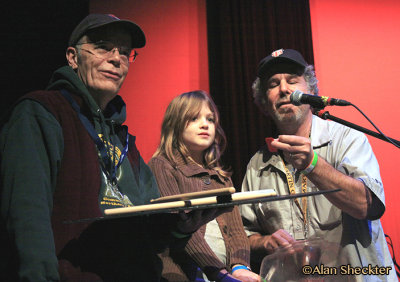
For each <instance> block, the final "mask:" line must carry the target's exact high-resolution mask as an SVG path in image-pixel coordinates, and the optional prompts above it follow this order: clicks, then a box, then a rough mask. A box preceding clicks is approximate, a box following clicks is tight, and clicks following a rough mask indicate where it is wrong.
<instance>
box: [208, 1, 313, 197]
mask: <svg viewBox="0 0 400 282" xmlns="http://www.w3.org/2000/svg"><path fill="white" fill-rule="evenodd" d="M207 29H208V52H209V68H210V93H211V96H212V97H213V99H214V100H215V103H216V104H217V106H218V109H219V110H220V113H221V124H222V127H223V128H224V130H225V133H226V136H227V139H228V147H227V150H226V151H225V154H224V156H223V158H222V160H223V163H224V164H225V165H226V166H227V167H230V168H231V169H232V170H233V173H234V174H233V176H232V180H233V183H234V185H235V187H236V189H240V188H241V184H242V180H243V177H244V174H245V171H246V167H247V163H248V162H249V160H250V158H251V157H252V156H253V155H254V154H255V153H256V151H257V150H258V149H259V148H260V147H261V146H263V145H264V144H265V143H264V139H265V137H267V136H270V135H271V125H272V123H271V121H270V120H269V119H268V118H266V117H265V116H264V115H262V114H261V113H260V111H259V110H258V108H257V106H256V105H255V104H254V103H253V99H252V91H251V85H252V83H253V81H254V80H255V78H256V72H257V66H258V63H259V61H260V60H261V59H262V58H264V57H266V56H267V55H269V54H270V53H271V52H272V51H274V50H276V49H280V48H284V49H296V50H298V51H300V52H301V53H302V54H303V56H304V58H305V59H306V61H307V62H308V63H309V64H313V62H314V60H313V49H312V38H311V22H310V9H309V3H308V0H269V1H267V0H265V1H261V0H251V1H249V0H208V1H207ZM266 188H269V187H266Z"/></svg>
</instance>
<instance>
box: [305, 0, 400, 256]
mask: <svg viewBox="0 0 400 282" xmlns="http://www.w3.org/2000/svg"><path fill="white" fill-rule="evenodd" d="M310 9H311V24H312V34H313V45H314V59H315V67H316V73H317V77H318V79H319V81H320V84H319V85H320V94H321V95H323V96H329V97H335V98H342V99H345V100H347V101H350V102H352V103H353V104H355V105H356V106H357V107H359V108H360V109H361V110H362V111H363V112H364V113H365V114H366V115H367V116H368V117H369V118H370V119H371V120H372V121H373V122H374V123H375V124H376V125H377V126H378V127H379V128H380V129H381V130H382V131H383V133H385V134H386V135H387V136H389V137H392V138H394V139H397V140H400V127H399V125H398V121H399V118H398V117H397V108H398V107H399V104H400V102H399V88H398V87H397V83H398V82H399V79H400V67H399V66H400V53H399V45H400V19H399V17H398V15H399V13H400V1H398V0H382V1H374V0H364V1H361V0H325V1H319V0H310ZM326 110H329V112H330V113H331V115H334V116H337V117H340V118H342V119H345V120H348V121H351V122H353V123H356V124H358V125H361V126H363V127H367V128H368V129H371V130H372V129H373V128H372V126H370V125H369V123H368V122H367V121H366V120H365V119H364V118H363V117H362V115H361V114H359V113H358V112H357V111H356V110H355V109H354V108H353V107H343V108H339V107H327V108H326ZM369 140H370V143H371V145H372V148H373V150H374V152H375V155H376V157H377V159H378V162H379V165H380V170H381V176H382V180H383V184H384V187H385V194H386V213H385V215H384V216H383V217H382V225H383V228H384V231H385V233H387V234H389V235H390V236H391V238H392V239H393V243H394V245H395V247H396V249H397V250H396V257H397V258H399V257H400V252H399V249H400V224H399V221H398V220H396V217H397V216H398V214H399V212H400V189H399V178H398V177H399V171H398V170H399V159H400V150H399V149H397V148H395V147H394V146H393V145H390V144H389V143H387V142H384V141H382V140H379V139H376V138H374V137H369Z"/></svg>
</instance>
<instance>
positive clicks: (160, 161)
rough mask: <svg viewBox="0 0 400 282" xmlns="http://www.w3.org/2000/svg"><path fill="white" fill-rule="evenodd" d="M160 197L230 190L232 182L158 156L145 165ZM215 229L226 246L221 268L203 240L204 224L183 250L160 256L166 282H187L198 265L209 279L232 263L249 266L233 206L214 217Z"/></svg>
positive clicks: (179, 160)
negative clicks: (218, 229) (217, 228)
mask: <svg viewBox="0 0 400 282" xmlns="http://www.w3.org/2000/svg"><path fill="white" fill-rule="evenodd" d="M149 166H150V169H151V170H152V171H153V174H154V175H155V177H156V180H157V183H158V187H159V189H160V193H161V195H162V196H169V195H176V194H181V193H188V192H197V191H204V190H211V189H217V188H224V187H232V186H233V184H232V181H231V180H230V179H229V178H224V177H223V176H221V175H220V174H219V173H218V172H217V171H215V170H210V169H205V168H202V167H200V166H199V165H197V164H196V163H194V162H192V161H190V160H189V162H188V163H186V161H185V160H184V159H183V158H182V157H181V156H177V162H176V164H171V162H169V161H168V160H167V159H166V158H164V157H162V156H158V157H155V158H152V159H151V160H150V162H149ZM216 220H217V222H218V226H219V228H220V230H221V234H222V236H223V239H224V242H225V247H226V258H227V262H226V265H224V264H223V263H222V262H221V261H220V260H219V259H218V258H217V256H216V255H215V253H214V252H213V250H212V249H211V248H210V246H209V245H208V244H207V242H206V240H205V239H204V234H205V230H206V225H203V226H202V227H201V228H200V229H199V230H198V231H197V232H195V233H194V234H193V235H192V238H191V239H190V240H189V242H188V244H187V245H186V247H185V249H184V250H178V251H177V250H172V249H169V250H167V251H166V252H164V253H163V254H161V255H160V256H161V258H162V260H163V277H164V278H166V279H168V280H169V281H191V280H192V279H193V278H194V277H195V273H196V269H197V266H199V267H200V268H201V269H202V270H203V272H204V273H205V274H206V275H207V277H208V278H209V279H214V278H215V275H216V274H217V273H218V271H219V270H220V269H222V268H226V269H227V270H228V271H230V270H231V267H232V266H233V265H235V264H243V265H246V266H249V265H250V264H249V260H250V247H249V242H248V239H247V236H246V234H245V231H244V228H243V224H242V220H241V217H240V214H239V210H238V208H237V206H235V207H234V209H233V210H232V212H228V213H224V214H222V215H221V216H219V217H217V219H216Z"/></svg>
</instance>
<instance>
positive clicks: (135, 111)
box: [90, 0, 400, 258]
mask: <svg viewBox="0 0 400 282" xmlns="http://www.w3.org/2000/svg"><path fill="white" fill-rule="evenodd" d="M310 9H311V21H312V33H313V45H314V54H315V65H316V72H317V77H318V78H319V81H320V93H321V95H323V96H329V97H335V98H342V99H345V100H348V101H350V102H352V103H353V104H355V105H357V106H358V107H359V108H361V110H363V111H364V112H365V114H366V115H368V116H369V117H370V118H371V119H372V121H374V122H375V124H376V125H377V126H378V127H379V128H380V129H381V130H383V132H384V133H385V134H387V135H388V136H390V137H392V138H394V139H397V140H399V139H400V127H399V126H397V125H396V123H397V120H398V118H396V113H397V110H396V108H397V103H398V101H399V99H398V98H397V97H398V96H399V93H398V92H399V89H397V82H398V80H399V77H400V68H399V67H398V66H400V55H399V52H398V46H399V45H400V19H399V18H398V14H399V13H400V2H399V1H398V0H381V1H374V0H364V1H361V0H325V1H318V0H310ZM90 12H92V13H93V12H99V13H112V14H115V15H116V16H119V17H122V18H129V19H131V20H133V21H135V22H136V23H138V24H139V25H140V26H141V27H142V28H143V30H144V32H145V34H146V37H147V45H146V47H145V48H143V49H139V50H138V52H139V56H138V58H137V60H136V61H135V63H133V64H132V65H131V70H130V72H129V75H128V77H127V81H126V82H125V84H124V86H123V88H122V90H121V93H120V94H121V95H122V96H123V97H124V99H125V100H126V101H127V103H128V113H129V114H128V121H127V124H128V126H129V127H130V128H131V130H132V131H133V133H134V134H135V135H137V136H138V138H137V144H138V147H139V149H140V151H141V153H142V156H143V157H144V159H145V161H148V160H149V159H150V157H151V155H152V154H153V152H154V151H155V149H156V147H157V145H158V142H159V135H160V126H161V120H162V117H163V114H164V112H165V109H166V107H167V105H168V103H169V102H170V101H171V99H172V98H173V97H175V96H176V95H178V94H180V93H181V92H185V91H190V90H195V89H203V90H206V91H208V89H209V86H208V64H207V60H208V59H207V34H206V13H205V1H204V0H184V1H183V0H169V1H162V0H152V1H139V0H130V1H129V0H120V1H106V0H96V1H91V3H90ZM327 109H328V110H329V111H330V113H331V114H332V115H335V116H337V117H340V118H342V119H345V120H348V121H351V122H353V123H356V124H359V125H361V126H364V127H367V128H369V129H373V128H372V127H371V126H370V125H369V124H368V122H367V121H366V120H365V119H364V118H363V117H362V116H361V114H359V113H358V112H357V111H356V110H355V109H354V108H352V107H345V108H338V107H335V108H327ZM369 140H370V142H371V144H372V147H373V149H374V152H375V155H376V157H377V159H378V161H379V163H380V168H381V175H382V179H383V183H384V186H385V193H386V213H385V215H384V216H383V218H382V224H383V227H384V231H385V233H387V234H389V235H390V236H391V237H392V239H393V242H394V245H395V247H397V250H399V248H400V227H399V223H398V221H397V220H396V218H395V217H396V214H397V213H398V212H399V211H400V207H399V206H400V204H399V203H400V192H399V188H398V187H397V186H398V182H399V181H398V179H397V177H398V174H397V173H398V172H397V169H398V160H399V159H400V151H399V149H396V148H395V147H394V146H392V145H390V144H388V143H386V142H384V141H381V140H378V139H375V138H373V137H370V138H369ZM396 175H397V176H396ZM398 204H399V206H398ZM396 254H397V257H398V258H399V257H400V253H399V251H397V253H396Z"/></svg>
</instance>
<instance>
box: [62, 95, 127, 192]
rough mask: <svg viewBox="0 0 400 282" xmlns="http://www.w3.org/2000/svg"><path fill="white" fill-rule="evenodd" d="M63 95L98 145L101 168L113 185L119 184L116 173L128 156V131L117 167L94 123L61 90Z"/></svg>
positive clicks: (70, 97) (69, 96)
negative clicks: (108, 169)
mask: <svg viewBox="0 0 400 282" xmlns="http://www.w3.org/2000/svg"><path fill="white" fill-rule="evenodd" d="M61 94H62V95H63V96H64V97H65V99H67V101H68V102H69V103H70V104H71V106H72V108H73V109H74V110H75V111H76V112H77V114H78V116H79V119H80V120H81V122H82V124H83V126H84V127H85V128H86V130H87V132H88V133H89V135H90V137H92V139H93V141H94V143H95V144H96V147H97V149H98V150H99V152H100V156H101V159H102V163H101V168H102V170H103V172H104V173H105V175H106V176H107V178H108V180H109V181H110V182H111V183H112V184H116V183H117V176H116V172H117V170H118V168H119V167H120V166H121V164H122V162H123V161H124V159H125V157H126V156H127V155H128V141H129V134H128V130H127V131H126V145H125V147H124V149H123V150H122V152H121V156H120V158H119V161H118V163H117V164H116V165H115V163H113V164H111V163H112V160H111V157H110V156H109V153H108V151H107V148H106V146H105V145H104V144H105V141H103V140H101V139H100V137H99V135H98V134H97V132H96V130H95V128H94V126H93V125H92V123H91V122H90V121H89V120H88V118H87V117H86V116H84V115H83V114H82V113H81V109H80V107H79V105H78V104H77V103H76V101H75V100H74V99H73V98H72V96H71V94H70V93H69V92H68V91H67V90H65V89H62V90H61ZM110 165H111V172H109V171H107V169H106V168H107V167H110Z"/></svg>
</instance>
